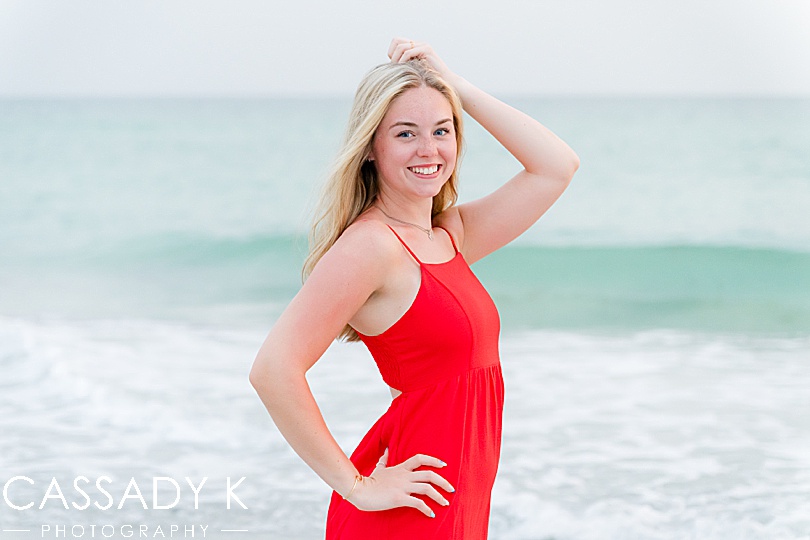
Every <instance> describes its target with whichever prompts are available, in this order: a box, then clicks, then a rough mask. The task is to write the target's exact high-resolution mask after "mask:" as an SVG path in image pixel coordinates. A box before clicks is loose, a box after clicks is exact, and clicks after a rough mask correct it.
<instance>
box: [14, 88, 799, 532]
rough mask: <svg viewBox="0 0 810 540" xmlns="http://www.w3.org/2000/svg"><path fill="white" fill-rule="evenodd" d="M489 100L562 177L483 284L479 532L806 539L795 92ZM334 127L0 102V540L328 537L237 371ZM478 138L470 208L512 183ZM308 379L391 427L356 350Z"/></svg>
mask: <svg viewBox="0 0 810 540" xmlns="http://www.w3.org/2000/svg"><path fill="white" fill-rule="evenodd" d="M505 100H506V101H507V102H508V103H510V104H512V105H514V106H516V107H518V108H520V109H522V110H524V111H526V112H528V113H529V114H531V115H532V116H534V117H535V118H538V119H539V120H540V121H541V122H543V123H544V124H545V125H547V126H548V127H550V128H551V129H552V130H553V131H555V132H556V133H557V134H558V135H560V136H561V137H562V138H563V139H564V140H565V141H566V142H568V143H569V144H570V145H571V147H572V148H574V150H575V151H576V152H577V153H578V155H579V156H580V159H581V167H580V170H579V171H578V172H577V174H576V176H575V178H574V180H573V182H572V184H571V186H570V187H569V189H568V190H567V191H566V193H564V194H563V196H562V197H561V199H560V200H559V201H558V202H557V203H556V204H555V205H554V206H553V207H552V209H551V210H550V211H549V212H548V213H547V214H546V215H545V216H543V217H542V218H541V219H540V221H539V222H538V223H537V224H536V225H535V226H533V227H532V228H531V229H530V230H529V231H527V232H526V233H525V234H524V235H522V236H521V237H520V238H518V239H517V240H516V241H515V242H513V243H512V244H510V245H509V246H506V247H505V248H503V249H501V250H499V251H498V252H496V253H494V254H492V255H490V256H488V257H486V258H485V259H483V260H481V261H480V262H477V263H475V264H474V265H473V266H472V269H473V271H474V272H475V273H476V275H478V277H479V279H480V280H481V281H482V283H483V284H484V285H485V287H486V288H487V289H488V290H489V291H490V293H491V295H492V297H493V299H494V301H495V303H496V305H497V306H498V309H499V311H500V314H501V318H502V324H503V328H502V335H501V362H502V364H503V368H504V378H505V385H506V406H505V411H504V435H503V454H502V458H501V463H500V468H499V472H498V478H497V481H496V484H495V488H494V490H493V496H492V515H491V521H490V538H492V539H494V540H498V539H525V540H535V539H537V540H541V539H542V540H551V539H554V540H590V539H597V538H598V539H617V540H619V539H636V538H637V539H687V538H688V539H718V540H719V539H723V540H725V539H728V538H735V539H741V540H742V539H799V538H804V539H807V538H810V413H808V411H810V390H809V389H810V219H808V215H810V214H809V213H808V209H810V99H798V98H796V99H788V98H630V97H628V98H618V97H605V98H585V97H576V98H574V97H571V98H532V97H525V96H524V97H512V98H509V97H507V98H505ZM349 105H350V101H349V99H344V98H334V99H326V98H320V99H316V98H312V99H253V100H251V99H207V100H202V99H144V100H136V99H64V100H35V99H29V100H10V99H5V100H0V483H2V484H3V485H4V496H3V497H4V498H3V499H2V500H0V540H2V539H5V538H35V537H36V538H57V537H66V538H91V537H95V538H108V537H113V538H125V537H128V536H127V533H128V532H132V533H133V535H134V537H139V534H141V533H144V530H143V527H146V531H145V533H144V534H146V535H148V537H150V538H151V537H161V534H158V530H160V533H162V534H163V537H170V535H171V537H179V536H184V537H188V531H189V529H188V528H189V527H192V526H193V527H196V528H195V529H193V530H192V532H194V533H196V536H195V537H201V536H202V537H207V538H268V539H269V538H272V539H276V538H278V539H293V540H297V539H301V540H306V539H315V538H320V537H322V536H323V531H324V522H325V516H326V507H327V505H328V499H329V496H330V489H329V487H328V486H327V485H326V484H325V483H323V482H322V481H321V480H320V479H319V478H318V477H317V476H316V475H315V474H314V473H313V472H312V471H311V470H310V469H309V468H308V467H307V466H306V464H304V462H303V461H301V460H300V458H298V457H297V455H296V454H295V453H294V452H293V451H292V450H291V449H290V447H289V446H288V445H287V444H286V442H285V441H284V439H283V438H282V437H281V436H280V434H279V433H278V431H277V430H276V428H275V427H274V425H273V423H272V421H271V419H270V417H269V415H268V414H267V412H266V411H265V410H264V408H263V406H262V404H261V402H260V401H259V399H258V397H257V396H256V395H255V392H254V391H253V389H252V388H251V386H250V384H249V382H248V378H247V375H248V372H249V370H250V366H251V364H252V362H253V359H254V357H255V354H256V352H257V350H258V347H259V346H260V344H261V342H262V341H263V339H264V337H265V335H266V334H267V332H268V330H269V329H270V328H271V327H272V324H273V322H274V320H275V318H276V317H278V315H279V314H280V313H281V312H282V310H283V309H284V307H285V305H286V304H287V303H288V302H289V300H290V299H291V298H292V297H293V296H294V295H295V293H296V291H297V290H298V288H299V287H300V284H301V280H300V270H301V263H302V261H303V258H304V256H305V254H306V230H307V222H308V217H309V211H310V210H311V208H312V205H313V203H314V198H315V196H316V193H317V190H318V188H319V186H320V183H321V182H322V180H323V177H324V174H325V171H326V169H327V167H328V165H329V162H330V159H331V158H332V156H333V155H334V153H335V151H336V149H337V146H338V143H339V140H340V137H341V135H342V132H343V128H344V124H345V121H346V118H347V115H348V110H349ZM466 134H467V144H466V148H465V152H464V157H463V162H462V165H461V175H460V181H461V184H460V186H461V187H460V202H465V201H468V200H472V199H475V198H477V197H480V196H483V195H485V194H487V193H489V192H491V191H492V190H494V189H496V188H497V187H498V186H499V185H501V184H502V183H503V182H505V181H506V180H507V179H508V178H510V177H511V176H512V175H513V174H515V173H516V172H517V171H518V170H519V165H518V164H517V162H516V161H515V160H514V159H513V158H511V156H509V155H508V153H506V151H505V150H503V149H502V148H500V147H499V146H498V144H497V143H496V142H495V141H494V139H492V138H491V137H490V136H489V135H488V134H487V133H486V132H484V131H483V130H482V129H481V128H480V127H479V126H477V125H476V124H475V123H474V122H473V121H472V120H470V119H468V121H467V123H466ZM307 377H308V381H309V383H310V386H311V387H312V390H313V393H314V395H315V398H316V400H317V401H318V404H319V406H320V407H321V410H322V412H323V414H324V417H325V419H326V421H327V424H328V425H329V427H330V430H331V431H332V433H333V434H334V435H335V437H336V439H337V440H338V442H339V443H340V444H341V446H342V447H343V448H344V450H346V452H347V453H350V452H351V451H352V450H353V449H354V446H355V445H356V444H357V443H358V442H359V440H360V438H361V437H362V435H363V434H364V433H365V431H366V430H367V429H368V428H369V427H370V426H371V424H372V423H373V422H374V421H375V420H376V418H378V417H379V416H380V415H381V414H382V413H383V412H384V411H385V409H386V408H387V406H388V403H389V402H390V394H389V393H388V390H387V387H386V386H385V385H384V383H383V382H382V380H381V378H380V376H379V374H378V372H377V370H376V367H375V365H374V363H373V360H372V359H371V357H370V356H369V354H368V351H367V350H366V349H365V348H364V346H363V345H362V344H358V343H353V344H348V343H337V342H336V343H334V344H333V345H332V346H331V347H330V349H329V350H328V351H327V353H326V354H325V355H324V357H323V358H321V359H320V360H319V362H318V363H317V364H316V366H315V367H314V368H313V369H312V370H311V371H310V372H309V373H308V376H307ZM78 477H83V478H86V481H85V480H79V481H78V486H79V487H81V486H86V487H85V489H84V492H86V493H87V494H88V497H86V498H85V497H83V496H82V494H81V492H80V491H79V490H78V489H76V485H74V482H77V480H76V479H77V478H78ZM187 477H188V478H189V479H190V482H191V484H189V483H188V482H189V481H187V480H186V478H187ZM99 478H106V479H107V480H102V481H101V483H100V484H99V485H96V482H97V479H99ZM156 478H162V479H163V480H155V479H156ZM203 478H208V480H207V481H206V484H205V487H204V488H200V490H199V493H198V497H197V498H198V499H199V500H198V501H197V503H198V504H196V506H197V507H196V508H195V495H194V492H193V491H194V490H193V488H192V486H199V482H200V481H201V480H202V479H203ZM240 478H243V479H244V480H243V481H242V482H241V484H239V485H238V487H236V488H234V487H233V485H232V486H231V487H232V488H233V491H232V492H231V493H232V494H233V495H234V497H238V499H239V500H240V501H241V502H242V503H243V504H242V505H240V504H238V503H237V502H236V500H235V499H234V500H233V501H232V502H233V504H232V505H231V508H230V509H228V508H227V503H228V502H229V501H231V498H229V497H228V496H227V495H228V482H229V479H230V482H232V484H236V482H238V481H239V479H240ZM167 479H171V480H173V481H174V482H176V484H177V485H178V486H179V487H178V488H176V489H175V488H174V487H173V484H172V482H171V481H170V480H167ZM29 480H30V482H29ZM54 481H55V482H56V483H57V484H58V486H57V487H56V488H54V487H53V483H54ZM133 482H134V483H135V484H136V486H137V487H136V488H133V487H132V483H133ZM156 482H157V483H156ZM99 486H101V487H102V488H104V489H106V491H107V492H109V493H110V497H109V499H111V500H113V504H112V505H111V507H110V508H107V509H101V508H99V507H98V506H102V507H103V506H104V502H105V501H106V500H107V497H106V496H105V495H104V492H103V491H102V489H100V487H99ZM60 488H61V493H58V491H60ZM138 491H139V492H140V493H139V492H138ZM175 492H176V493H177V494H178V501H177V503H176V504H175V505H174V506H172V507H171V508H165V509H161V508H160V507H161V506H171V505H170V504H169V503H171V502H172V499H173V498H174V494H175ZM59 495H62V496H61V497H60V496H59ZM138 495H141V497H138ZM85 500H87V502H90V501H92V502H94V503H95V502H97V503H98V505H93V504H89V505H88V507H87V508H86V509H78V508H76V506H80V507H81V506H84V505H83V502H85ZM63 502H64V504H63ZM28 503H33V504H32V505H31V506H30V507H29V508H26V509H24V510H18V509H16V508H15V506H17V507H23V506H25V505H27V504H28ZM74 503H75V505H74ZM119 505H120V507H119ZM144 505H146V506H148V508H144ZM65 506H67V508H65ZM243 506H245V507H247V508H244V507H243ZM417 517H418V516H417ZM172 526H176V527H177V529H176V530H175V529H172ZM203 526H205V527H206V529H204V530H203V529H202V527H203ZM59 527H62V528H63V529H59ZM105 527H107V528H105ZM60 530H61V531H62V533H60ZM108 533H109V534H112V535H113V536H107V534H108ZM60 534H62V535H61V536H60Z"/></svg>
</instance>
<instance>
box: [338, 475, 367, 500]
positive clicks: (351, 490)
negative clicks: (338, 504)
mask: <svg viewBox="0 0 810 540" xmlns="http://www.w3.org/2000/svg"><path fill="white" fill-rule="evenodd" d="M362 480H363V477H362V476H361V475H359V474H358V475H357V476H355V477H354V484H352V489H350V490H349V493H348V494H346V496H345V497H343V500H344V501H347V500H349V497H351V496H352V493H354V488H356V487H357V482H359V481H362Z"/></svg>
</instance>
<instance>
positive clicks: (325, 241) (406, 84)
mask: <svg viewBox="0 0 810 540" xmlns="http://www.w3.org/2000/svg"><path fill="white" fill-rule="evenodd" d="M422 86H427V87H429V88H434V89H435V90H438V91H439V92H441V93H442V94H443V95H444V97H445V98H447V101H448V102H449V103H450V107H451V109H452V111H453V128H454V130H455V134H456V146H457V148H458V152H457V153H456V163H455V166H454V167H453V173H452V174H451V175H450V178H449V179H448V180H447V182H446V183H445V184H444V185H443V186H442V188H441V190H440V191H439V193H438V194H437V195H436V196H435V197H433V209H432V214H431V217H433V216H436V215H437V214H439V213H441V212H442V211H444V210H445V209H447V208H449V207H450V206H452V205H454V204H455V203H456V200H457V199H458V189H457V184H458V180H457V178H458V165H459V161H460V156H461V153H462V148H463V137H462V127H463V126H462V117H461V111H462V108H461V101H460V100H459V98H458V95H457V94H456V92H455V90H453V88H452V87H450V85H448V84H447V83H446V82H445V81H444V80H443V79H442V78H441V76H440V75H439V74H438V73H437V72H436V71H435V70H433V69H432V68H431V67H430V66H429V65H428V64H427V63H426V62H425V61H423V60H411V61H409V62H403V63H393V62H388V63H385V64H381V65H379V66H377V67H375V68H374V69H372V70H371V71H369V72H368V74H367V75H366V76H365V77H364V78H363V80H362V81H361V82H360V85H359V86H358V88H357V92H356V93H355V95H354V104H353V105H352V109H351V113H350V115H349V125H348V127H347V129H346V133H345V135H344V138H343V143H342V145H341V148H340V150H339V152H338V155H337V157H336V159H335V161H334V163H333V165H332V168H331V170H330V173H329V175H328V176H327V179H326V182H325V184H324V186H323V190H322V191H321V195H320V198H319V200H318V203H317V205H316V207H315V217H314V219H313V222H312V227H311V229H310V231H309V254H308V255H307V258H306V260H305V261H304V266H303V269H302V271H301V277H302V281H306V279H307V277H309V275H310V273H312V269H313V268H315V265H316V264H317V263H318V261H319V260H320V259H321V257H323V255H324V254H325V253H326V252H327V251H328V250H329V248H331V247H332V246H333V245H334V243H335V242H336V241H337V239H338V238H339V237H340V235H341V234H343V231H345V230H346V228H347V227H348V226H349V225H350V224H351V223H352V222H354V220H355V219H356V218H357V216H359V215H360V214H362V213H363V212H365V211H366V210H367V209H368V208H370V207H371V205H372V204H373V203H374V201H375V200H376V198H377V194H378V193H379V183H378V182H379V180H378V177H377V170H376V167H375V166H374V164H373V163H372V162H369V161H367V160H366V157H367V156H368V154H369V152H370V151H371V146H372V142H373V139H374V134H375V132H376V131H377V128H378V127H379V125H380V122H382V119H383V117H384V116H385V114H386V113H387V112H388V109H389V107H390V106H391V104H392V103H393V102H394V100H395V99H397V98H398V97H399V96H401V95H402V94H403V93H404V92H405V91H406V90H409V89H411V88H419V87H422ZM338 339H345V340H346V341H358V340H359V339H360V338H359V336H358V335H357V332H355V331H354V329H353V328H352V327H351V326H349V325H348V324H347V325H346V326H345V327H344V328H343V330H342V331H341V333H340V334H339V335H338Z"/></svg>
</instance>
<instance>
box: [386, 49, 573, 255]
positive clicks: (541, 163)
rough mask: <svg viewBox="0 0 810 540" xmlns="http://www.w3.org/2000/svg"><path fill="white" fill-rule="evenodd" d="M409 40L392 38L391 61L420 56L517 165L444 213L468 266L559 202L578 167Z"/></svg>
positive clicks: (550, 140) (554, 142) (545, 134)
mask: <svg viewBox="0 0 810 540" xmlns="http://www.w3.org/2000/svg"><path fill="white" fill-rule="evenodd" d="M410 43H411V42H410V41H407V40H402V39H395V40H394V41H393V42H392V43H391V48H390V49H389V56H390V57H391V59H392V61H395V62H396V61H401V62H404V61H407V60H410V59H413V58H417V57H419V58H424V59H425V60H427V61H428V62H429V63H430V64H431V65H432V66H433V67H434V69H436V70H437V71H438V72H439V73H440V74H441V75H442V77H443V78H444V79H445V80H446V81H447V82H448V83H449V84H450V85H451V86H453V88H455V90H456V92H458V94H459V97H461V101H462V103H463V106H464V110H465V111H467V113H468V114H469V115H470V116H472V117H473V118H474V119H475V120H476V121H477V122H478V123H479V124H481V126H482V127H483V128H484V129H486V130H487V131H488V132H489V133H490V134H492V136H493V137H495V139H497V140H498V142H500V143H501V144H502V145H503V146H504V148H506V149H507V150H508V151H509V153H511V154H512V155H513V156H514V157H515V158H516V159H517V160H518V161H519V162H520V163H521V165H523V167H524V170H523V171H521V172H519V173H518V174H517V175H515V176H514V177H513V178H512V179H511V180H509V181H508V182H506V183H505V184H504V185H502V186H501V187H500V188H498V189H497V190H495V191H494V192H492V193H491V194H489V195H487V196H485V197H482V198H480V199H477V200H475V201H471V202H468V203H464V204H461V205H458V206H456V207H454V208H452V209H450V210H449V212H455V213H456V214H457V215H455V216H445V217H444V219H447V220H449V221H450V222H452V223H457V224H458V225H457V226H454V227H453V229H454V230H455V231H456V232H457V234H458V235H459V236H460V238H459V241H460V243H461V251H462V252H463V253H464V258H465V259H466V260H467V261H468V262H469V263H473V262H475V261H476V260H478V259H481V258H483V257H484V256H486V255H488V254H489V253H492V252H493V251H495V250H497V249H499V248H501V247H503V246H504V245H506V244H508V243H509V242H511V241H512V240H514V239H515V238H517V237H518V236H520V235H521V234H522V233H523V232H525V231H526V230H527V229H528V228H529V227H531V225H532V224H534V223H535V222H536V221H537V220H538V219H540V216H542V215H543V214H544V213H545V212H546V210H548V209H549V208H550V207H551V205H552V204H554V202H555V201H556V200H557V199H558V198H559V196H560V195H561V194H562V192H563V191H564V190H565V188H566V187H568V184H569V183H570V181H571V178H572V177H573V176H574V173H575V172H576V170H577V168H578V167H579V158H578V157H577V155H576V154H575V153H574V151H573V150H572V149H571V148H570V147H569V146H568V145H567V144H566V143H565V142H563V141H562V140H561V139H560V138H559V137H557V136H556V135H555V134H554V133H552V132H551V131H550V130H549V129H548V128H546V127H545V126H543V125H542V124H540V122H538V121H537V120H535V119H533V118H531V117H530V116H528V115H527V114H524V113H522V112H520V111H518V110H517V109H515V108H513V107H511V106H509V105H507V104H505V103H503V102H501V101H499V100H498V99H496V98H494V97H492V96H491V95H489V94H487V93H486V92H484V91H482V90H480V89H479V88H477V87H475V86H474V85H472V84H471V83H469V82H468V81H466V80H465V79H463V78H462V77H460V76H458V75H456V74H455V73H454V72H452V71H450V69H448V68H447V66H446V65H445V64H444V62H443V61H442V60H441V59H440V58H439V57H438V55H436V53H435V52H434V51H433V49H432V48H431V47H430V46H429V45H427V44H424V43H416V44H415V46H414V47H413V48H410Z"/></svg>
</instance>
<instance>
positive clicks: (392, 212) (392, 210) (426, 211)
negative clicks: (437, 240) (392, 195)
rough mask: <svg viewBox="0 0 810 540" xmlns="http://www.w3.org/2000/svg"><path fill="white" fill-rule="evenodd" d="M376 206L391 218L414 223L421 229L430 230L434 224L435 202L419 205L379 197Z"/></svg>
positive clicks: (421, 202)
mask: <svg viewBox="0 0 810 540" xmlns="http://www.w3.org/2000/svg"><path fill="white" fill-rule="evenodd" d="M374 205H375V206H377V207H378V208H380V209H381V210H382V211H383V213H386V214H388V215H389V216H391V217H394V218H397V219H401V220H404V221H408V222H410V223H414V224H416V225H419V226H421V227H425V228H430V227H431V226H432V222H433V217H432V213H433V200H432V199H425V200H424V202H423V201H419V204H416V203H413V202H407V203H405V202H401V201H395V200H391V199H389V198H387V197H377V200H376V201H375V202H374Z"/></svg>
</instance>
